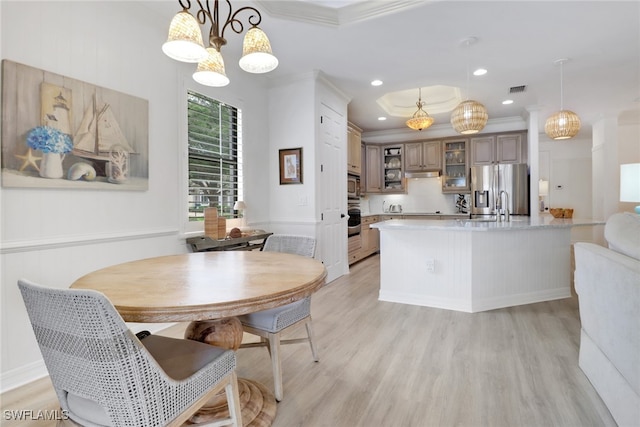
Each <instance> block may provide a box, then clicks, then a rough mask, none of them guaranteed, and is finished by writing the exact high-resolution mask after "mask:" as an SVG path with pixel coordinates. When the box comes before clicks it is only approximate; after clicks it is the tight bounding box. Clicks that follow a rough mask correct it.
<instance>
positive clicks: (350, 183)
mask: <svg viewBox="0 0 640 427" xmlns="http://www.w3.org/2000/svg"><path fill="white" fill-rule="evenodd" d="M347 197H348V198H349V199H357V198H359V197H360V177H359V176H356V175H347Z"/></svg>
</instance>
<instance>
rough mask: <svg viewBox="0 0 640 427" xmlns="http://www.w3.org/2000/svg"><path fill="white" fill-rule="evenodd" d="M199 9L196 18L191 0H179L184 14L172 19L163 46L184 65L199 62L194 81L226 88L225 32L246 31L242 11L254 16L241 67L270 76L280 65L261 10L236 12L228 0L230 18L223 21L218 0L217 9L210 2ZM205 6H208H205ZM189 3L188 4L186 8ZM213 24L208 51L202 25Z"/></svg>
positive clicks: (243, 50) (201, 4) (214, 3)
mask: <svg viewBox="0 0 640 427" xmlns="http://www.w3.org/2000/svg"><path fill="white" fill-rule="evenodd" d="M196 1H197V2H198V6H199V8H200V9H199V10H198V11H197V12H196V14H195V17H194V16H193V15H192V14H191V13H189V10H190V9H191V1H190V0H184V2H183V0H178V3H179V4H180V6H181V7H182V11H180V12H178V13H177V14H176V16H175V17H174V18H173V19H172V20H171V25H170V26H169V36H168V37H167V41H166V42H165V43H164V44H163V45H162V51H163V52H164V53H165V54H166V55H167V56H169V57H170V58H172V59H175V60H177V61H181V62H197V63H198V68H197V69H196V72H195V73H194V74H193V79H194V80H195V81H197V82H198V83H200V84H203V85H206V86H216V87H220V86H226V85H227V84H229V78H228V77H227V75H226V73H225V68H224V60H223V59H222V54H221V53H220V49H221V48H222V46H224V45H225V44H227V40H226V39H225V38H224V34H225V31H226V30H227V29H228V28H230V29H231V30H233V31H234V32H235V33H236V34H241V33H242V32H243V31H244V25H243V24H242V22H241V21H240V19H239V18H238V14H240V13H241V12H248V13H250V15H249V17H248V19H247V22H248V23H249V24H250V25H251V28H249V29H248V30H247V33H246V34H245V36H244V42H243V44H242V58H240V61H239V64H240V68H242V69H243V70H244V71H247V72H249V73H267V72H269V71H271V70H273V69H275V68H276V67H277V66H278V59H277V58H276V57H275V56H274V55H273V53H272V52H271V44H270V43H269V38H268V37H267V35H266V34H265V33H264V31H262V30H261V29H260V28H258V25H259V24H260V22H261V21H262V16H261V15H260V12H258V10H257V9H255V8H253V7H250V6H245V7H241V8H240V9H238V10H236V11H235V12H233V9H232V7H231V2H230V1H229V0H225V2H226V3H227V7H228V9H229V10H228V13H227V18H226V20H225V21H224V23H223V22H222V21H220V20H219V5H218V0H214V1H213V10H212V9H211V7H210V4H209V0H203V1H201V0H196ZM203 3H204V4H203ZM185 4H186V5H185ZM207 23H209V24H210V25H211V28H210V30H209V47H207V48H206V49H205V47H204V43H203V41H202V30H201V29H200V25H203V26H204V25H206V24H207Z"/></svg>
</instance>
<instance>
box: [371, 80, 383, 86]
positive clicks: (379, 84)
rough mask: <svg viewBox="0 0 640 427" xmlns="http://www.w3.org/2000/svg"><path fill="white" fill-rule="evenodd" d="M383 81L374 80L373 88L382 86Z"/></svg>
mask: <svg viewBox="0 0 640 427" xmlns="http://www.w3.org/2000/svg"><path fill="white" fill-rule="evenodd" d="M381 85H382V80H374V81H372V82H371V86H381Z"/></svg>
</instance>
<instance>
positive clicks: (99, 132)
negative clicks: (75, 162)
mask: <svg viewBox="0 0 640 427" xmlns="http://www.w3.org/2000/svg"><path fill="white" fill-rule="evenodd" d="M73 146H74V148H73V154H75V155H76V156H78V157H84V158H87V159H92V160H100V161H108V160H109V152H110V150H111V149H112V147H118V148H119V149H120V150H124V151H126V152H128V153H135V150H134V149H133V147H131V145H129V143H128V142H127V138H126V137H125V136H124V134H123V133H122V129H120V126H119V125H118V122H117V121H116V118H115V116H114V114H113V110H112V109H111V106H110V105H109V104H107V103H102V105H100V106H98V102H97V100H96V97H95V95H94V96H93V102H92V105H91V106H90V107H89V108H87V110H86V111H85V112H84V116H83V117H82V121H81V122H80V126H79V128H78V131H77V132H76V134H75V136H74V137H73Z"/></svg>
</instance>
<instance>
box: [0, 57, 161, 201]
mask: <svg viewBox="0 0 640 427" xmlns="http://www.w3.org/2000/svg"><path fill="white" fill-rule="evenodd" d="M1 142H2V143H1V148H2V156H1V159H2V186H3V187H31V188H63V189H86V190H142V191H144V190H147V189H148V187H149V183H148V181H149V102H148V101H147V100H145V99H142V98H138V97H135V96H132V95H127V94H125V93H121V92H117V91H115V90H111V89H108V88H104V87H100V86H96V85H94V84H91V83H87V82H83V81H80V80H76V79H73V78H70V77H66V76H62V75H59V74H55V73H52V72H49V71H45V70H41V69H38V68H34V67H30V66H28V65H24V64H19V63H17V62H13V61H9V60H7V59H3V60H2V139H1Z"/></svg>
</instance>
